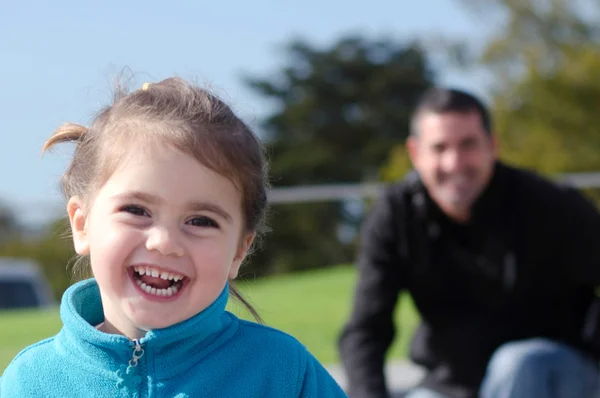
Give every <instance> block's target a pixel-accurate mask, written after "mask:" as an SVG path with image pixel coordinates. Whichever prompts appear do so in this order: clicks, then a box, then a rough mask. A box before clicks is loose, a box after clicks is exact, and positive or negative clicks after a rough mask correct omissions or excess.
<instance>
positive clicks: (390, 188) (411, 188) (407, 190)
mask: <svg viewBox="0 0 600 398" xmlns="http://www.w3.org/2000/svg"><path fill="white" fill-rule="evenodd" d="M422 191H423V185H422V184H421V180H420V178H419V175H418V174H417V173H416V172H415V171H411V172H409V173H407V174H406V175H405V176H404V177H403V178H401V179H399V180H396V181H394V182H392V183H389V184H387V185H386V186H385V187H384V188H383V190H382V192H381V195H380V197H381V198H383V199H385V200H388V201H393V202H404V201H406V200H408V199H409V198H411V197H412V196H413V195H414V194H415V193H417V192H422Z"/></svg>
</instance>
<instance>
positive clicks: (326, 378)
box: [300, 352, 347, 398]
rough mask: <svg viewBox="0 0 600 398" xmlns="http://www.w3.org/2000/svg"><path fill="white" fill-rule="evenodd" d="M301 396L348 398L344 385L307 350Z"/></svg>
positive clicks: (309, 397)
mask: <svg viewBox="0 0 600 398" xmlns="http://www.w3.org/2000/svg"><path fill="white" fill-rule="evenodd" d="M306 358H307V360H306V361H305V364H306V367H305V369H304V377H303V380H302V387H301V390H300V398H347V395H346V393H345V392H344V390H342V387H340V385H339V384H338V383H337V382H336V381H335V379H334V378H333V377H332V376H331V374H330V373H329V372H328V371H327V369H325V368H324V367H323V365H321V363H320V362H319V361H317V359H316V358H315V357H314V356H312V354H310V353H308V352H307V356H306Z"/></svg>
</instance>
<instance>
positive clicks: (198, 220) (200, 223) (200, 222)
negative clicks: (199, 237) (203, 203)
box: [188, 217, 219, 228]
mask: <svg viewBox="0 0 600 398" xmlns="http://www.w3.org/2000/svg"><path fill="white" fill-rule="evenodd" d="M188 224H190V225H193V226H194V227H210V228H219V224H217V223H216V222H215V221H214V220H213V219H211V218H209V217H195V218H192V219H191V220H190V221H188Z"/></svg>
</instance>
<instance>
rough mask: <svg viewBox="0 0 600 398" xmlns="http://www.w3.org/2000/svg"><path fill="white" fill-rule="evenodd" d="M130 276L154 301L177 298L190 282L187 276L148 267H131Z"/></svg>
mask: <svg viewBox="0 0 600 398" xmlns="http://www.w3.org/2000/svg"><path fill="white" fill-rule="evenodd" d="M129 274H130V276H131V279H132V280H133V282H134V284H135V285H136V286H137V287H138V289H139V290H140V291H141V293H143V294H144V295H145V296H147V297H149V298H151V299H154V300H156V299H163V300H170V299H174V298H176V297H177V296H179V293H181V290H182V289H183V288H184V287H185V285H186V284H187V282H188V281H189V278H188V277H186V276H185V275H181V274H177V273H173V272H167V271H162V270H160V269H158V268H155V267H152V266H146V265H144V266H142V265H140V266H133V267H129Z"/></svg>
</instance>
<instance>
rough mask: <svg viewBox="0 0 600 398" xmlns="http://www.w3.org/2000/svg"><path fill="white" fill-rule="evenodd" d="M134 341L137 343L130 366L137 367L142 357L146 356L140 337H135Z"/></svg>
mask: <svg viewBox="0 0 600 398" xmlns="http://www.w3.org/2000/svg"><path fill="white" fill-rule="evenodd" d="M133 343H134V344H135V345H134V347H133V354H132V355H131V359H130V360H129V366H130V367H132V368H135V367H136V366H137V365H138V361H139V360H140V358H141V357H143V356H144V349H143V348H142V345H141V344H140V341H139V340H138V339H134V340H133Z"/></svg>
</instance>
